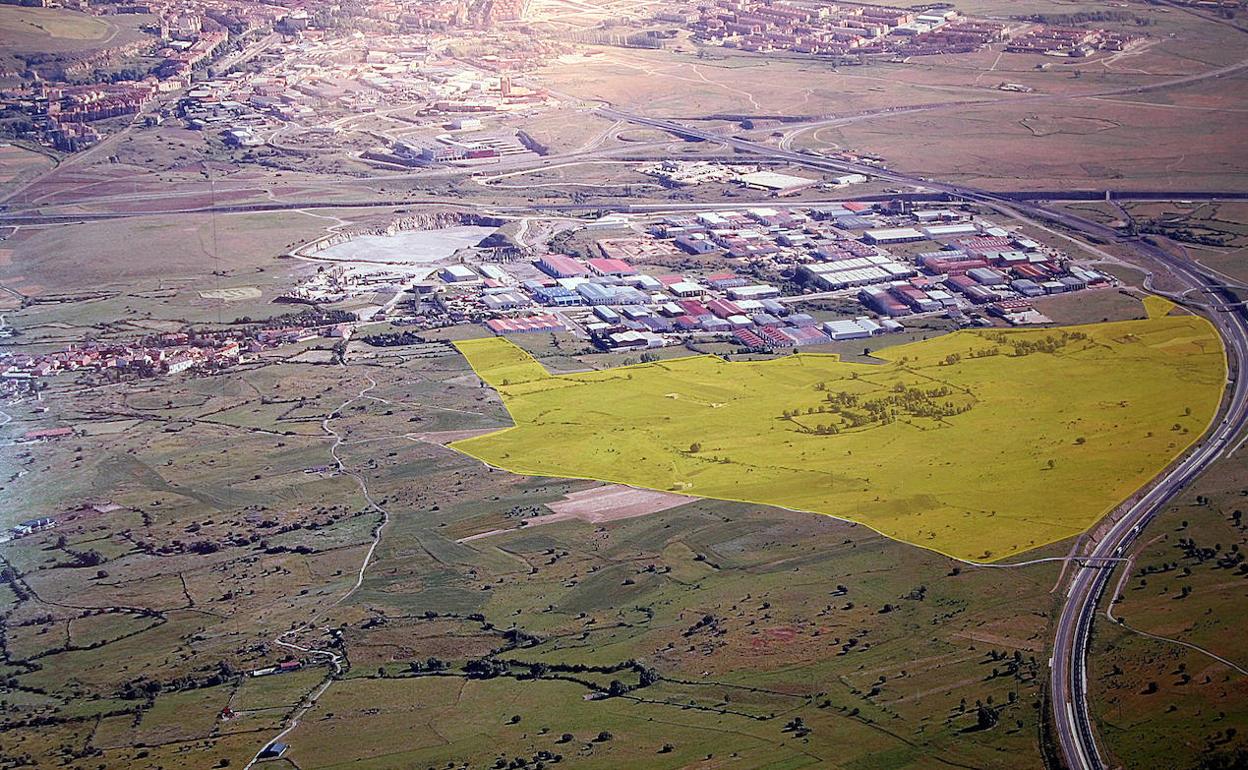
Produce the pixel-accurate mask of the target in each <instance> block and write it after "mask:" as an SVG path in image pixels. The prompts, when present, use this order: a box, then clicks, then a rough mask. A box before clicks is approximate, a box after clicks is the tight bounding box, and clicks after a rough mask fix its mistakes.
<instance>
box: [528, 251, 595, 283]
mask: <svg viewBox="0 0 1248 770" xmlns="http://www.w3.org/2000/svg"><path fill="white" fill-rule="evenodd" d="M537 267H538V269H539V270H541V271H542V272H543V273H546V274H547V275H549V276H553V277H555V278H576V277H579V276H583V275H586V273H587V271H586V270H585V266H584V265H582V264H581V263H580V262H577V261H576V260H575V259H573V258H572V257H568V256H564V255H563V254H547V255H545V256H544V257H542V258H541V259H539V260H537Z"/></svg>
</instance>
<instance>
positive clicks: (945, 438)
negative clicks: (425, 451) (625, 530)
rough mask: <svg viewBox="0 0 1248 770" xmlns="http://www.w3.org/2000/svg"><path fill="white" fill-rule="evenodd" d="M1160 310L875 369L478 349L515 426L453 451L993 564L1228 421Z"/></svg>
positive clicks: (975, 337) (953, 345)
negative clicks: (806, 515)
mask: <svg viewBox="0 0 1248 770" xmlns="http://www.w3.org/2000/svg"><path fill="white" fill-rule="evenodd" d="M1149 310H1150V317H1149V318H1148V319H1146V320H1138V321H1121V322H1113V323H1103V324H1091V325H1085V326H1070V327H1061V328H1051V329H1010V330H1000V329H979V330H965V331H959V332H955V333H953V334H949V335H946V336H943V337H937V338H933V339H929V340H924V341H922V342H916V343H913V344H909V345H902V346H898V347H894V348H890V349H888V350H886V351H884V352H882V353H880V354H879V357H880V358H882V359H883V360H884V363H882V364H879V365H875V364H855V363H846V362H842V361H840V360H839V359H838V358H837V357H836V356H831V355H820V354H797V355H792V356H787V357H783V358H776V359H772V360H767V361H750V362H726V361H724V360H722V359H720V358H716V357H713V356H696V357H689V358H680V359H675V360H669V361H662V362H657V363H648V364H640V365H636V366H627V367H621V368H616V369H608V370H604V371H597V372H585V373H577V374H568V375H557V376H556V375H551V374H550V373H548V372H547V371H546V370H545V369H544V368H543V367H542V366H541V365H540V364H539V363H538V362H537V361H535V360H534V359H533V358H532V357H531V356H529V354H528V353H526V352H524V351H523V350H521V349H520V348H518V347H516V346H515V345H514V344H512V343H511V342H509V341H507V340H504V339H501V338H489V339H479V340H469V341H466V342H459V343H456V345H457V346H458V348H459V350H460V351H461V352H462V353H463V354H464V356H465V357H466V358H467V359H468V362H469V363H470V364H471V365H472V367H473V369H474V370H475V371H476V372H477V374H478V375H479V376H480V377H481V378H482V379H483V380H484V381H485V382H486V383H488V384H489V385H490V386H492V387H494V388H495V389H497V391H498V392H499V393H500V394H501V396H502V398H503V402H504V404H505V405H506V407H507V409H508V411H509V412H510V414H511V417H512V419H513V421H514V422H515V426H514V427H511V428H507V429H504V430H501V431H498V432H496V433H492V434H489V435H485V436H479V437H476V438H471V439H466V440H464V441H458V442H455V443H453V444H451V446H452V447H453V448H455V449H457V450H459V451H460V452H464V453H465V454H468V455H471V456H473V457H476V458H478V459H480V460H482V461H484V462H486V463H489V464H490V465H493V466H496V467H499V468H504V469H507V470H510V471H513V472H515V473H521V474H527V475H538V476H559V477H570V478H592V479H600V480H603V481H608V482H616V483H622V484H631V485H633V486H637V487H646V488H650V489H657V490H663V491H670V492H678V493H683V494H688V495H695V496H699V497H708V498H718V499H724V500H738V501H744V502H752V503H762V504H768V505H778V506H783V507H786V508H792V509H797V510H804V511H811V512H815V513H823V514H828V515H832V516H837V517H840V518H843V519H848V520H851V521H855V522H859V523H861V524H864V525H866V526H868V527H870V528H872V529H874V530H876V531H878V532H880V533H882V534H884V535H887V536H889V537H892V538H896V539H898V540H904V541H907V542H909V543H913V544H915V545H919V546H922V547H924V548H929V549H932V550H934V551H938V552H940V553H944V554H947V555H949V556H953V557H955V558H958V559H964V560H970V561H983V562H990V561H996V560H998V559H1002V558H1005V557H1008V556H1012V555H1015V554H1018V553H1020V552H1023V551H1027V550H1030V549H1033V548H1036V547H1039V546H1042V545H1045V544H1048V543H1052V542H1055V541H1058V540H1062V539H1064V538H1067V537H1071V536H1073V535H1076V534H1078V533H1080V532H1082V531H1083V530H1085V529H1087V528H1088V527H1089V526H1090V525H1092V524H1093V523H1094V522H1096V521H1097V520H1098V519H1099V518H1100V517H1101V516H1103V515H1104V514H1105V513H1106V512H1107V511H1109V510H1110V509H1112V508H1113V507H1114V506H1116V505H1118V504H1119V503H1120V502H1121V501H1123V500H1124V499H1126V498H1127V497H1128V496H1130V495H1131V494H1132V493H1134V492H1135V491H1136V490H1138V489H1139V488H1140V487H1142V486H1143V485H1145V484H1146V483H1147V482H1148V481H1149V480H1150V479H1151V478H1153V477H1154V476H1155V475H1156V474H1158V473H1159V472H1160V471H1161V470H1162V469H1163V468H1165V466H1166V465H1168V464H1169V463H1170V462H1171V461H1172V460H1174V459H1175V458H1176V457H1178V456H1179V455H1180V454H1182V453H1183V451H1184V450H1186V449H1187V448H1188V447H1190V446H1191V445H1192V444H1193V443H1194V442H1195V441H1196V440H1197V439H1198V438H1199V437H1200V435H1201V434H1202V433H1204V431H1205V430H1206V428H1207V427H1208V426H1209V423H1210V421H1211V420H1212V419H1213V418H1214V416H1215V414H1216V412H1217V408H1218V404H1219V401H1220V399H1221V396H1222V391H1223V387H1224V385H1225V381H1226V358H1225V354H1224V351H1223V348H1222V343H1221V339H1220V338H1219V337H1218V335H1217V332H1216V331H1215V330H1214V328H1213V326H1212V325H1211V324H1210V323H1209V322H1208V321H1206V320H1205V319H1203V318H1200V317H1198V316H1191V315H1179V316H1171V315H1167V314H1166V313H1168V309H1165V310H1163V308H1162V307H1161V305H1160V304H1159V303H1158V304H1155V305H1150V307H1149ZM1158 311H1160V312H1158Z"/></svg>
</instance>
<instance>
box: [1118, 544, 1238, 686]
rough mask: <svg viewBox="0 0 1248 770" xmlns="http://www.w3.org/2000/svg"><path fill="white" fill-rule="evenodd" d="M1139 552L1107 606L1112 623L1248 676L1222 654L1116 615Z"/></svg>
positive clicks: (1120, 578) (1130, 561)
mask: <svg viewBox="0 0 1248 770" xmlns="http://www.w3.org/2000/svg"><path fill="white" fill-rule="evenodd" d="M1156 541H1157V538H1153V540H1151V541H1149V542H1148V543H1146V545H1152V544H1153V543H1154V542H1156ZM1137 554H1138V552H1137V553H1136V554H1132V555H1131V557H1130V558H1129V559H1127V563H1126V564H1125V565H1124V566H1123V570H1122V575H1121V576H1120V577H1119V578H1118V584H1117V585H1116V586H1114V593H1113V594H1112V595H1111V596H1110V601H1109V603H1108V604H1107V605H1106V606H1105V618H1106V619H1107V620H1109V622H1110V623H1113V624H1115V625H1117V626H1121V627H1122V628H1125V629H1127V630H1128V631H1130V632H1132V633H1134V634H1139V635H1140V636H1143V637H1146V638H1148V639H1153V640H1155V641H1158V642H1167V643H1169V644H1177V645H1179V646H1180V647H1186V648H1187V649H1189V650H1194V651H1196V652H1199V653H1200V654H1202V655H1204V656H1206V657H1209V658H1212V659H1213V660H1216V661H1217V662H1219V663H1221V664H1222V665H1224V666H1228V667H1229V668H1232V669H1234V670H1235V671H1238V672H1239V673H1240V674H1243V675H1244V676H1248V669H1245V668H1244V667H1243V666H1241V665H1239V664H1238V663H1235V662H1234V661H1230V660H1227V659H1226V658H1224V657H1222V656H1221V655H1218V654H1217V653H1215V652H1212V651H1210V650H1207V649H1205V648H1204V647H1201V646H1200V645H1198V644H1193V643H1191V642H1185V641H1183V640H1182V639H1174V638H1171V637H1169V636H1162V635H1160V634H1154V633H1150V632H1148V631H1144V630H1142V629H1139V628H1136V627H1134V626H1132V625H1130V624H1129V623H1127V621H1126V620H1124V619H1123V618H1121V617H1116V616H1115V615H1114V600H1115V599H1116V598H1117V597H1119V596H1121V595H1122V588H1123V586H1124V585H1126V583H1127V581H1128V580H1130V579H1131V572H1132V570H1133V569H1134V567H1135V557H1136V555H1137Z"/></svg>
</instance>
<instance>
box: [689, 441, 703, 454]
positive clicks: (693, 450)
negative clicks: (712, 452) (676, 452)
mask: <svg viewBox="0 0 1248 770" xmlns="http://www.w3.org/2000/svg"><path fill="white" fill-rule="evenodd" d="M701 451H702V444H700V443H699V442H697V441H695V442H693V443H692V444H690V445H689V454H691V455H696V454H697V453H698V452H701Z"/></svg>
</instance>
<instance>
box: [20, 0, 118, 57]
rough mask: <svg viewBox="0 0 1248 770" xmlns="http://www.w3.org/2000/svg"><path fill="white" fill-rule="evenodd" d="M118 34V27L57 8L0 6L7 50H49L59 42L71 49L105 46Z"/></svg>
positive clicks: (92, 17) (96, 18)
mask: <svg viewBox="0 0 1248 770" xmlns="http://www.w3.org/2000/svg"><path fill="white" fill-rule="evenodd" d="M116 34H117V27H116V26H115V25H113V24H111V23H110V22H109V21H107V20H106V19H103V18H101V17H99V16H88V15H87V14H85V13H78V12H75V11H67V10H61V9H58V8H22V7H19V6H13V5H5V6H0V36H3V37H4V40H5V46H6V47H12V48H22V49H26V50H36V49H37V50H48V48H47V46H49V45H52V46H55V45H57V43H58V42H61V43H64V42H68V43H70V44H72V45H89V44H92V43H96V44H102V43H105V42H107V41H108V40H109V39H110V38H111V37H113V36H114V35H116Z"/></svg>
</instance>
